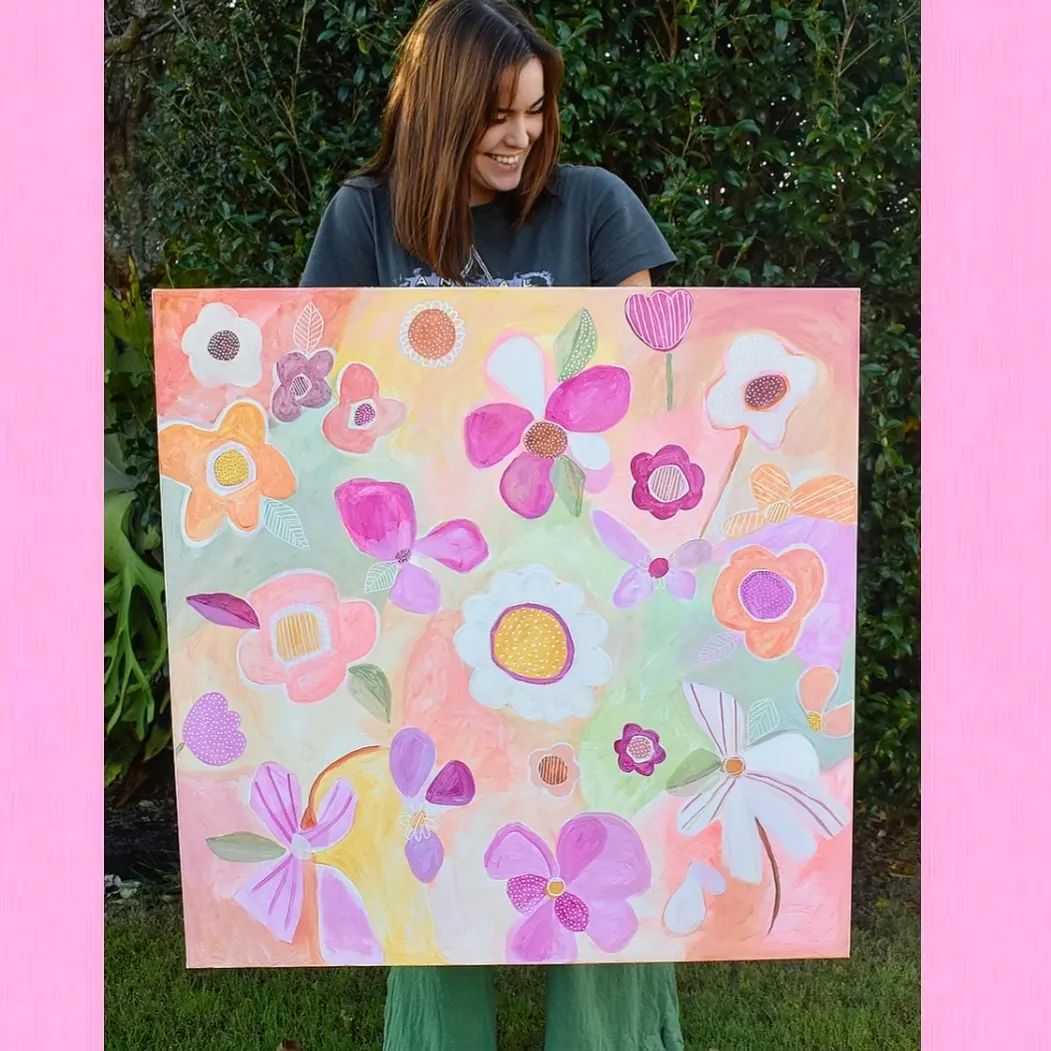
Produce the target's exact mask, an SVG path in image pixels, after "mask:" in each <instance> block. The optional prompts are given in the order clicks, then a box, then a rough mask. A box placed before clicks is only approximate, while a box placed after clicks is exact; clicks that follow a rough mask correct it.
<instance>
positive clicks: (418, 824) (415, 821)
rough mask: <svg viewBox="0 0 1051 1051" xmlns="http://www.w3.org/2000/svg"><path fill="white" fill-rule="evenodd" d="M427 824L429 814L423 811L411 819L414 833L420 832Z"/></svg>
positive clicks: (418, 811)
mask: <svg viewBox="0 0 1051 1051" xmlns="http://www.w3.org/2000/svg"><path fill="white" fill-rule="evenodd" d="M426 824H427V814H426V812H425V811H423V810H417V811H416V813H415V814H413V815H412V817H411V818H409V827H410V828H411V830H412V831H413V832H419V831H420V829H421V828H423V827H424V826H425V825H426Z"/></svg>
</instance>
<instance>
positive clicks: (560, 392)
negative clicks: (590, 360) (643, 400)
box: [545, 365, 631, 433]
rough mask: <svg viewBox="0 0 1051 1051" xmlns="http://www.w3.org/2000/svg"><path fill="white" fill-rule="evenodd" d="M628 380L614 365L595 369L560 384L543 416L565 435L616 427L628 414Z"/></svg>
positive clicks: (623, 371)
mask: <svg viewBox="0 0 1051 1051" xmlns="http://www.w3.org/2000/svg"><path fill="white" fill-rule="evenodd" d="M630 398H631V377H630V376H629V375H628V374H627V372H626V371H625V370H624V369H622V368H620V367H619V366H617V365H595V366H594V367H593V368H590V369H584V371H583V372H578V373H577V374H576V375H575V376H571V377H570V378H569V379H568V380H564V381H563V382H562V383H560V384H559V385H558V386H557V387H556V388H555V389H554V390H553V391H552V392H551V397H550V398H548V400H547V411H546V413H545V415H546V416H547V418H548V419H549V420H554V421H555V423H558V424H561V425H562V426H563V427H565V428H566V430H567V431H584V432H590V433H596V432H598V431H606V430H609V428H610V427H612V426H613V425H614V424H617V423H620V421H621V420H622V419H624V415H625V413H627V411H628V402H629V400H630Z"/></svg>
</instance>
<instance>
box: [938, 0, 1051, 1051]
mask: <svg viewBox="0 0 1051 1051" xmlns="http://www.w3.org/2000/svg"><path fill="white" fill-rule="evenodd" d="M923 20H924V21H923V195H924V196H923V265H924V281H923V501H924V509H923V551H924V564H923V643H924V661H923V772H922V773H923V805H924V825H923V853H924V865H923V1012H924V1013H923V1036H924V1045H923V1046H924V1047H925V1048H929V1049H933V1051H942V1049H946V1051H948V1049H952V1051H969V1049H975V1051H977V1049H982V1051H984V1049H987V1048H1025V1049H1034V1051H1035V1049H1036V1048H1044V1047H1051V996H1049V995H1048V991H1049V985H1048V961H1049V960H1051V890H1049V888H1048V884H1047V878H1046V873H1047V868H1048V862H1047V857H1046V854H1047V849H1048V847H1047V841H1048V832H1049V819H1048V813H1049V801H1051V762H1049V761H1048V736H1047V735H1048V731H1049V730H1051V644H1049V632H1051V627H1049V623H1051V617H1049V615H1048V612H1047V603H1046V598H1047V592H1048V589H1049V587H1051V554H1049V542H1048V537H1049V535H1051V411H1049V399H1048V386H1049V383H1051V364H1049V362H1051V311H1049V308H1048V304H1049V303H1051V191H1049V186H1051V171H1049V166H1051V165H1049V162H1051V146H1049V143H1048V130H1049V127H1051V124H1049V119H1051V118H1049V114H1051V72H1049V70H1051V64H1049V63H1048V60H1047V51H1048V47H1049V45H1051V7H1049V6H1048V5H1047V3H1046V2H1045V0H1013V2H1012V3H1009V4H990V3H981V2H978V0H969V2H957V3H947V2H944V0H942V2H940V3H934V2H933V0H932V2H928V3H925V4H924V7H923Z"/></svg>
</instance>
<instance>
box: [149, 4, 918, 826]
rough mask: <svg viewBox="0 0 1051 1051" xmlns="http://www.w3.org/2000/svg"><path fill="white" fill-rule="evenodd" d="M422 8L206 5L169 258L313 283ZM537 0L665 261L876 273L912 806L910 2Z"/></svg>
mask: <svg viewBox="0 0 1051 1051" xmlns="http://www.w3.org/2000/svg"><path fill="white" fill-rule="evenodd" d="M420 6H421V5H420V4H418V3H404V2H402V3H399V2H382V0H370V2H369V3H353V2H346V3H337V2H334V0H329V2H314V0H307V2H305V3H302V4H293V3H290V2H288V0H251V2H250V3H246V4H238V5H236V6H227V5H216V6H214V7H213V6H210V5H209V6H208V7H207V9H205V8H204V7H196V8H194V9H193V10H192V12H191V14H190V15H189V16H188V17H187V19H186V20H185V21H184V22H183V23H182V24H181V26H180V28H179V30H178V32H177V35H176V37H175V38H174V39H173V40H172V41H171V44H170V48H169V50H168V54H167V60H166V75H165V79H164V80H163V82H162V83H160V84H158V85H157V94H156V101H155V107H154V112H153V114H152V117H151V118H150V120H149V122H148V126H147V138H148V141H147V142H146V143H145V144H144V148H143V154H142V176H141V177H142V178H143V179H144V180H146V181H147V182H148V184H149V186H150V187H151V191H152V195H153V202H154V206H155V209H156V215H157V227H156V231H155V233H156V234H157V236H158V238H160V239H161V240H162V241H163V253H162V254H163V259H164V266H163V269H162V272H161V273H159V274H157V275H155V279H156V280H157V281H158V282H160V283H164V284H174V285H180V286H192V285H219V286H223V285H226V286H229V285H260V284H262V285H266V284H294V283H296V281H297V280H298V276H299V273H300V271H301V268H302V266H303V263H304V261H305V258H306V254H307V252H308V250H309V246H310V241H311V237H312V234H313V231H314V229H315V227H316V225H317V222H318V219H319V217H320V214H321V210H322V209H323V207H324V206H325V204H326V203H327V201H328V199H329V197H330V195H331V194H332V193H333V191H334V188H335V187H336V186H337V184H338V182H339V181H340V179H341V178H342V177H343V176H344V175H345V174H346V173H347V172H348V171H349V170H350V169H351V168H353V167H355V166H356V165H358V164H359V163H361V162H362V161H363V160H364V159H365V158H366V157H367V156H368V155H369V154H370V153H371V152H372V150H373V149H374V148H375V146H376V143H377V128H378V117H379V113H380V109H381V106H382V102H383V98H384V95H385V92H386V86H387V83H388V79H389V75H390V71H391V64H392V53H393V50H394V47H395V45H396V43H397V41H398V40H399V39H400V37H401V36H402V34H403V33H404V31H405V30H406V28H407V27H408V26H409V24H410V23H411V21H412V19H413V17H414V15H415V13H416V12H417V10H418V9H419V7H420ZM521 6H522V7H523V9H525V10H526V11H527V12H528V13H529V14H531V15H532V17H533V18H534V20H535V21H536V22H537V24H538V25H539V27H540V28H541V30H542V31H543V32H544V34H545V35H546V36H547V38H548V39H550V40H552V41H554V42H555V43H557V45H558V46H559V47H560V48H561V49H562V52H563V55H564V57H565V61H566V85H565V89H564V92H563V105H562V114H563V119H564V131H565V136H564V138H565V145H564V151H563V158H564V159H565V160H568V161H575V162H579V163H588V164H601V165H603V166H605V167H607V168H609V169H611V170H613V171H615V172H617V173H618V174H619V175H620V176H621V177H622V178H624V179H625V180H626V181H627V182H628V183H629V184H630V185H632V186H633V187H634V188H635V189H636V190H637V191H638V193H639V194H640V195H641V196H642V198H643V199H644V200H645V201H646V202H647V203H648V205H649V208H650V210H651V212H652V213H653V214H654V216H655V217H656V218H657V220H658V222H659V223H660V225H661V227H662V229H663V230H664V232H665V234H666V236H667V238H668V240H669V242H670V243H671V245H672V247H673V249H674V250H675V252H676V253H677V254H678V256H679V257H680V259H681V260H682V262H681V264H680V265H679V266H678V267H677V269H676V270H675V271H673V272H672V274H671V275H670V277H669V279H668V281H669V283H671V284H689V285H744V284H751V285H770V286H775V285H780V286H822V285H823V286H844V285H846V286H859V287H860V288H861V289H862V295H863V300H862V302H863V364H862V394H861V424H862V425H861V440H862V444H861V478H862V485H861V498H862V503H863V517H862V523H861V594H860V614H859V631H858V642H859V654H858V677H859V683H858V697H859V717H858V755H859V762H858V777H859V791H860V793H861V795H862V798H863V800H864V801H865V802H866V803H868V804H869V805H871V806H882V805H893V806H910V805H912V804H914V803H915V801H916V798H917V794H918V777H917V760H918V700H919V698H918V652H917V641H918V625H917V614H918V608H917V607H918V546H919V542H918V502H919V501H918V490H919V481H918V444H919V436H918V415H919V406H918V401H919V377H918V306H919V287H918V254H919V251H918V250H919V234H918V225H919V223H918V207H917V198H918V169H919V156H918V150H919V146H918V71H917V68H916V61H917V54H916V52H917V46H918V35H919V34H918V21H919V15H918V5H917V4H902V3H898V2H893V0H883V2H878V3H877V2H860V3H859V2H856V0H835V2H831V0H808V2H806V3H804V2H802V0H799V2H796V3H793V4H792V5H791V6H790V7H789V6H783V5H781V4H779V3H776V2H773V3H770V2H764V3H759V2H754V3H753V2H752V0H736V2H734V0H726V2H716V3H714V4H712V3H707V4H705V5H703V6H702V5H701V4H700V3H698V0H678V2H674V0H655V2H654V3H650V4H645V5H643V4H637V3H634V2H629V3H609V2H604V3H601V4H598V3H594V4H593V5H592V4H588V3H581V2H572V3H569V2H563V3H558V2H545V0H537V2H533V3H529V2H524V3H522V5H521ZM155 484H156V483H155V480H153V481H147V482H144V483H142V485H143V487H144V488H149V487H150V486H151V485H155ZM144 503H145V504H146V505H148V506H155V498H153V497H152V496H149V495H147V496H146V498H145V499H144ZM162 717H163V716H162Z"/></svg>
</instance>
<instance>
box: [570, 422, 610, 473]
mask: <svg viewBox="0 0 1051 1051" xmlns="http://www.w3.org/2000/svg"><path fill="white" fill-rule="evenodd" d="M567 440H568V442H569V451H570V452H571V453H572V454H573V459H574V460H576V461H577V463H578V464H580V466H581V467H583V468H584V469H585V470H587V471H601V470H602V468H603V467H606V466H607V465H608V464H609V461H610V453H609V443H608V442H607V441H606V439H605V438H602V437H601V436H599V435H597V434H578V433H576V432H575V431H574V432H570V433H569V434H568V435H567Z"/></svg>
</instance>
